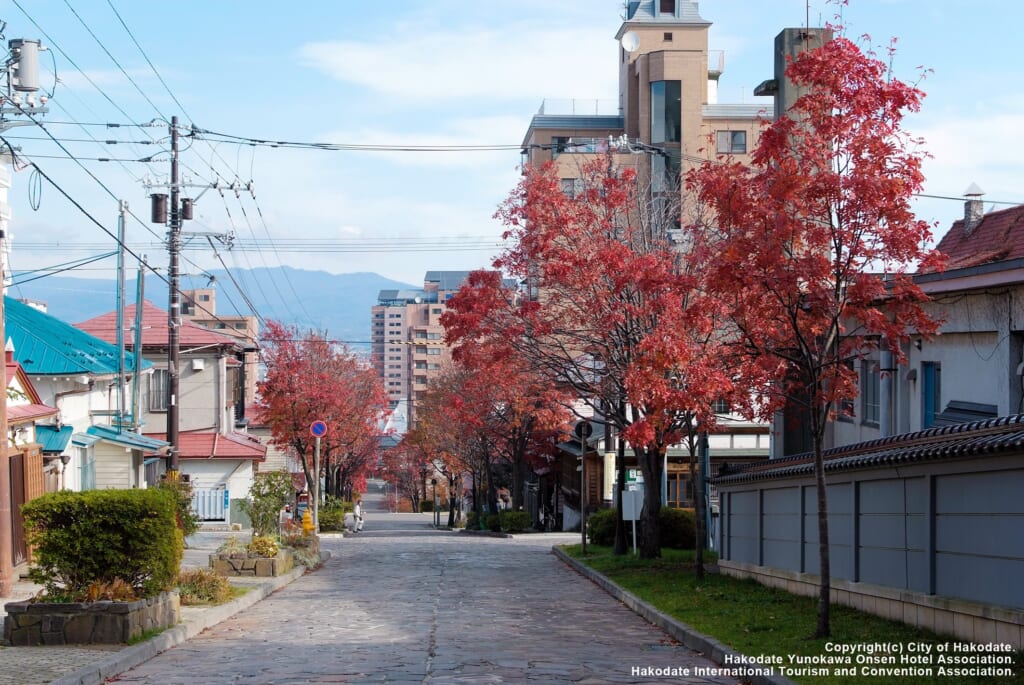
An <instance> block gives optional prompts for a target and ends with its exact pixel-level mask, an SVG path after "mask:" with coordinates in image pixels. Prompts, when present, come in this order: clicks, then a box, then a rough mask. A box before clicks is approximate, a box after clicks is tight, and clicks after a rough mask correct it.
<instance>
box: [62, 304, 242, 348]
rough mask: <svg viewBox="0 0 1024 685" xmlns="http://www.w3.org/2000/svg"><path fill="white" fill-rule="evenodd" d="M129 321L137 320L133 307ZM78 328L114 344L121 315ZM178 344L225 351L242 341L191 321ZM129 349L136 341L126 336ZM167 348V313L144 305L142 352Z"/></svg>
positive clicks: (109, 315)
mask: <svg viewBox="0 0 1024 685" xmlns="http://www.w3.org/2000/svg"><path fill="white" fill-rule="evenodd" d="M124 319H125V321H134V320H135V305H134V304H130V305H128V306H126V307H125V308H124ZM75 326H76V327H77V328H79V329H81V330H83V331H85V332H87V333H91V334H92V335H95V336H96V337H98V338H101V339H103V340H106V341H107V342H113V341H115V340H117V312H109V313H107V314H101V315H100V316H97V317H94V318H92V319H89V320H88V321H83V322H81V323H76V324H75ZM178 343H179V345H180V346H181V347H182V348H183V349H185V348H189V347H205V346H208V345H222V346H224V347H237V346H238V345H239V341H238V339H237V338H233V337H231V336H229V335H224V334H222V333H217V332H216V331H211V330H210V329H209V328H203V327H202V326H198V325H196V324H194V323H192V322H191V321H188V320H187V319H183V320H182V322H181V329H180V331H179V333H178ZM125 345H126V346H127V347H129V348H131V347H132V346H133V345H134V341H133V340H132V339H131V336H130V335H126V336H125ZM166 347H167V312H165V311H164V310H163V309H160V308H159V307H157V306H156V305H155V304H153V303H152V302H150V301H149V300H143V303H142V348H143V349H146V348H150V349H152V348H157V349H160V348H166Z"/></svg>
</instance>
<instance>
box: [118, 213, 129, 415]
mask: <svg viewBox="0 0 1024 685" xmlns="http://www.w3.org/2000/svg"><path fill="white" fill-rule="evenodd" d="M120 206H121V213H120V215H119V216H118V221H117V432H118V433H120V432H121V431H123V430H124V428H125V414H126V413H127V406H126V404H127V403H126V402H125V385H126V382H125V377H126V371H125V368H124V367H125V354H124V239H125V236H124V231H125V223H126V221H125V219H126V218H127V214H128V203H127V202H125V201H124V200H121V202H120Z"/></svg>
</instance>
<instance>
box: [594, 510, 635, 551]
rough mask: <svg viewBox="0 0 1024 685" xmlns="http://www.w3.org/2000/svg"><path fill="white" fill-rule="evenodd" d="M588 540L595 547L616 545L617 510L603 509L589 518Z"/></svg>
mask: <svg viewBox="0 0 1024 685" xmlns="http://www.w3.org/2000/svg"><path fill="white" fill-rule="evenodd" d="M627 532H628V531H627ZM587 538H588V539H589V540H590V543H591V544H594V545H603V546H605V547H611V546H612V545H613V544H615V509H601V510H600V511H595V512H594V513H593V514H590V516H588V517H587Z"/></svg>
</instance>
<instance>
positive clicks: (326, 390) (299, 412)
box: [258, 321, 387, 520]
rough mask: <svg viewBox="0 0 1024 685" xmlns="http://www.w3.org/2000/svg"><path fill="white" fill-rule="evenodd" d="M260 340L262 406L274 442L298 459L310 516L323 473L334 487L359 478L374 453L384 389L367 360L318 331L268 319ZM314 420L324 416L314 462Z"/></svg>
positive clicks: (340, 489)
mask: <svg viewBox="0 0 1024 685" xmlns="http://www.w3.org/2000/svg"><path fill="white" fill-rule="evenodd" d="M261 340H262V345H261V348H260V351H261V355H262V357H263V362H264V364H265V366H266V369H267V371H266V376H265V377H264V379H263V380H262V381H261V382H260V383H259V384H258V391H259V404H260V407H261V411H262V414H263V416H264V417H265V420H266V422H267V425H268V427H269V428H270V431H271V436H272V438H271V439H272V440H273V442H274V444H275V445H277V446H279V447H281V448H283V449H290V450H292V451H293V452H294V454H296V455H297V456H298V457H299V459H300V460H301V462H302V469H303V471H304V472H305V476H306V482H307V483H308V484H309V490H310V494H311V495H312V497H311V500H312V501H313V507H314V511H313V514H314V516H315V515H316V509H315V507H316V505H317V503H318V502H319V499H320V494H321V493H319V492H318V491H317V490H318V483H319V479H320V477H322V476H329V477H328V478H327V480H328V482H329V483H331V482H333V483H334V484H335V488H336V494H339V493H344V492H346V491H350V490H351V489H352V486H354V485H357V484H360V483H364V482H365V473H364V472H365V470H366V468H367V466H368V465H369V463H370V460H371V458H373V457H374V456H375V455H376V453H377V441H378V438H379V436H380V426H381V424H382V422H383V419H384V417H385V416H386V408H387V395H386V392H385V390H384V386H383V383H382V382H381V381H380V379H379V378H378V377H377V375H376V373H375V371H374V370H373V369H372V368H371V367H369V366H368V365H366V364H364V363H362V362H360V361H359V359H358V358H357V357H356V356H355V355H354V354H352V353H351V352H350V351H349V350H348V349H347V348H346V347H345V346H343V345H338V344H337V343H334V342H332V341H330V340H328V339H327V338H326V337H325V336H323V335H321V334H317V333H315V332H302V331H299V330H298V329H297V328H296V327H294V326H285V325H282V324H280V323H278V322H275V321H270V322H268V324H267V326H266V329H265V330H264V332H263V334H262V336H261ZM314 421H323V422H324V423H326V424H327V432H326V434H325V435H323V436H322V437H321V439H320V463H319V465H316V464H314V459H313V457H314V443H315V438H314V436H313V435H312V434H311V432H310V427H311V425H312V424H313V422H314ZM317 466H319V470H317ZM314 520H315V519H314Z"/></svg>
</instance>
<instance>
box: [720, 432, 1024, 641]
mask: <svg viewBox="0 0 1024 685" xmlns="http://www.w3.org/2000/svg"><path fill="white" fill-rule="evenodd" d="M719 492H720V497H721V500H720V501H721V507H722V531H721V535H722V540H721V543H720V547H719V549H720V550H721V562H720V563H721V566H722V568H723V570H725V571H726V572H727V573H732V574H736V575H747V576H754V577H757V578H758V579H760V580H762V581H763V582H767V583H768V584H772V585H779V586H781V587H786V588H787V589H790V590H792V591H797V592H806V594H814V593H815V592H816V583H817V580H816V579H817V573H818V572H819V555H818V525H817V497H816V492H817V491H816V488H815V487H814V484H813V479H812V477H811V476H809V475H808V476H807V477H802V478H788V479H778V480H765V481H756V482H751V483H742V484H719ZM1021 492H1024V452H1022V453H1018V454H1014V455H1010V456H1003V457H990V458H974V459H962V460H957V461H944V462H929V463H925V464H920V463H918V464H913V463H910V464H905V465H901V466H900V467H899V468H895V467H884V468H872V469H866V470H859V471H851V472H844V473H834V474H830V476H829V486H828V509H829V542H830V563H831V574H832V578H833V580H834V581H835V583H834V588H836V587H840V588H845V594H842V595H840V594H837V593H836V592H835V590H834V592H833V596H834V598H835V599H834V601H840V602H843V601H844V598H845V603H850V602H853V601H854V600H852V599H851V597H852V596H854V595H856V596H858V597H872V598H876V599H877V601H875V599H872V600H871V601H870V602H869V601H867V600H861V599H857V600H856V601H857V602H860V606H859V607H858V608H864V609H865V610H867V611H872V612H873V613H879V614H880V615H883V616H886V617H889V618H897V619H899V620H904V617H905V616H910V617H911V618H912V620H911V621H910V622H911V623H914V624H915V625H917V624H920V625H925V623H918V618H917V616H918V608H919V607H925V608H928V609H929V612H926V613H927V616H929V617H930V618H928V619H927V620H926V619H923V618H922V619H921V620H922V621H925V622H926V623H927V622H929V621H930V622H931V623H932V624H934V622H935V618H934V616H935V611H936V610H937V608H938V610H941V611H945V612H951V613H949V616H946V617H945V618H943V619H941V622H940V623H941V625H940V627H941V628H943V629H944V630H940V632H950V633H952V632H953V631H952V627H953V626H954V624H957V621H959V624H957V625H960V630H959V632H956V633H955V634H956V635H958V636H960V637H964V638H965V639H974V638H973V637H972V635H973V634H974V632H978V633H979V634H982V633H984V634H988V631H993V632H992V634H993V635H994V634H995V632H994V631H995V630H996V629H997V628H999V630H1001V631H1003V632H1006V631H1007V630H1009V628H1007V627H1006V626H1003V627H999V626H997V625H996V624H997V623H1005V622H1007V620H1009V619H1007V620H1001V621H1000V620H997V619H995V618H993V619H992V620H993V621H996V623H993V624H992V625H991V626H988V627H987V628H986V627H981V628H979V627H977V626H978V625H981V624H980V623H979V621H981V622H983V621H984V620H986V619H985V617H986V616H989V617H993V616H1002V617H1003V618H1004V619H1006V617H1007V616H1009V617H1010V618H1011V619H1014V618H1015V620H1017V621H1018V623H1020V620H1019V619H1022V618H1024V584H1022V583H1020V582H1019V579H1020V578H1022V577H1024V536H1022V535H1021V534H1020V531H1021V530H1022V529H1024V498H1021V497H1020V493H1021ZM851 593H852V595H851ZM894 603H895V604H894ZM896 604H898V605H899V606H898V607H897V606H895V605H896ZM855 606H856V605H855ZM943 607H945V608H943ZM949 607H954V609H950V608H949ZM926 613H922V616H924V615H926ZM944 616H945V615H944ZM957 616H959V618H957ZM966 616H970V617H971V619H970V621H967V620H966V619H965V618H964V617H966ZM947 619H948V620H947ZM1010 622H1011V623H1012V620H1010ZM947 623H948V626H947ZM968 624H969V626H970V629H969V631H968V628H966V627H964V626H967V625H968ZM945 628H949V630H945ZM933 629H935V628H933ZM968 632H971V634H970V635H968V634H967V633H968ZM1010 632H1012V631H1010ZM1014 644H1015V645H1016V646H1017V648H1020V647H1021V646H1022V644H1021V642H1020V635H1019V634H1017V638H1016V641H1015V642H1014Z"/></svg>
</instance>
